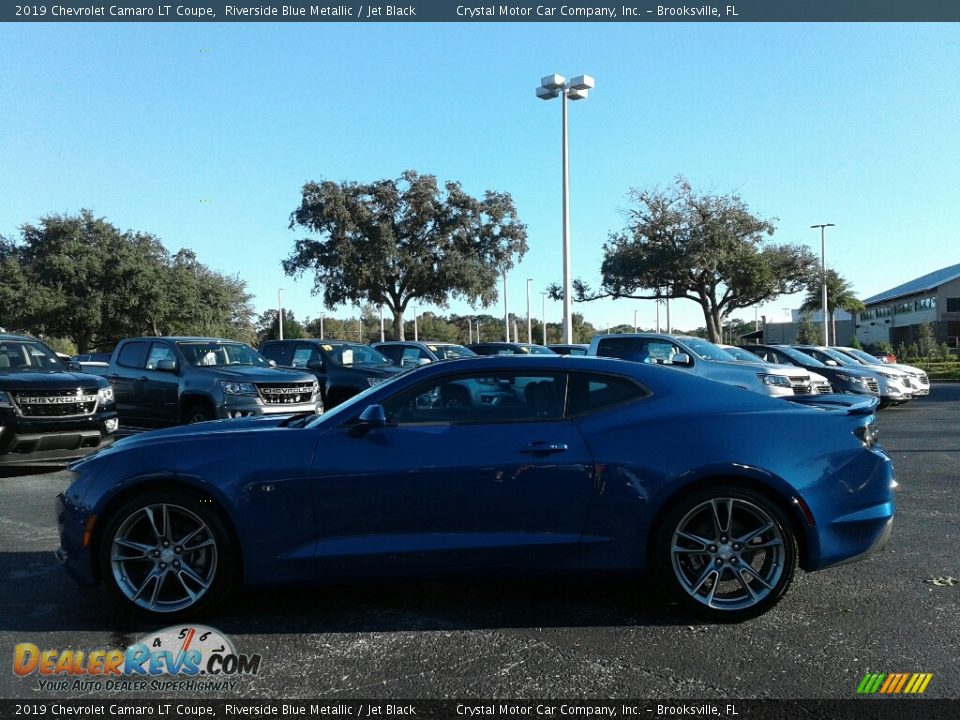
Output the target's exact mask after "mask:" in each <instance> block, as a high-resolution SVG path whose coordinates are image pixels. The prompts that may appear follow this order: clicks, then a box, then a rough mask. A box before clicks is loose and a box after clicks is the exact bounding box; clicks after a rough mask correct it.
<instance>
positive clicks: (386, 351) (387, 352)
mask: <svg viewBox="0 0 960 720" xmlns="http://www.w3.org/2000/svg"><path fill="white" fill-rule="evenodd" d="M377 350H379V351H380V354H381V355H383V356H384V357H385V358H387V360H389V361H390V362H392V363H393V364H394V365H399V364H400V362H401V360H400V357H401V356H402V355H403V353H404V351H405V348H404V347H403V345H378V346H377Z"/></svg>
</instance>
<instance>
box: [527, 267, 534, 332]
mask: <svg viewBox="0 0 960 720" xmlns="http://www.w3.org/2000/svg"><path fill="white" fill-rule="evenodd" d="M532 282H533V278H527V342H528V343H530V344H533V321H532V319H531V318H530V283H532Z"/></svg>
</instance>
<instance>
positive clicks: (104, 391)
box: [97, 386, 113, 405]
mask: <svg viewBox="0 0 960 720" xmlns="http://www.w3.org/2000/svg"><path fill="white" fill-rule="evenodd" d="M97 395H99V396H100V402H102V403H103V404H104V405H106V404H107V403H112V402H113V388H112V387H109V386H107V387H105V388H100V389H99V390H98V391H97Z"/></svg>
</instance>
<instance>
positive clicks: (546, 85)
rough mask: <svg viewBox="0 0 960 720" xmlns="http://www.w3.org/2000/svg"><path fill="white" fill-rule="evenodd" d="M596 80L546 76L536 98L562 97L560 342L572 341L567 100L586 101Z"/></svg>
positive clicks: (582, 76) (580, 76) (579, 77)
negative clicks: (561, 337) (561, 313)
mask: <svg viewBox="0 0 960 720" xmlns="http://www.w3.org/2000/svg"><path fill="white" fill-rule="evenodd" d="M595 84H596V83H595V82H594V79H593V78H592V77H590V76H589V75H578V76H577V77H575V78H573V80H571V81H570V82H567V79H566V78H565V77H563V76H562V75H556V74H554V75H547V76H546V77H544V78H542V79H541V80H540V87H538V88H537V97H538V98H540V99H541V100H552V99H553V98H555V97H559V98H561V100H560V106H561V107H562V108H563V110H562V114H563V342H565V343H572V342H573V314H572V311H571V306H572V302H573V297H572V296H573V285H572V280H571V278H570V182H569V178H568V177H567V176H568V162H567V100H568V99H569V100H586V99H587V93H588V91H589V90H590V89H592V88H593V87H594V85H595Z"/></svg>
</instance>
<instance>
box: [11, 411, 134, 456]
mask: <svg viewBox="0 0 960 720" xmlns="http://www.w3.org/2000/svg"><path fill="white" fill-rule="evenodd" d="M116 418H117V414H116V413H115V412H104V413H99V414H98V415H96V416H94V417H90V418H82V419H75V420H74V419H71V420H50V421H44V420H39V419H36V418H31V419H26V418H12V417H8V418H3V420H2V422H0V467H7V466H16V465H23V466H27V465H45V464H48V463H51V464H54V463H55V464H63V463H65V462H68V461H70V460H76V459H78V458H82V457H85V456H86V455H90V454H91V453H94V452H96V451H97V450H101V449H103V448H105V447H108V446H109V445H111V444H113V441H114V439H115V438H116V433H117V423H116ZM108 421H112V428H113V429H112V430H110V429H108V428H107V422H108Z"/></svg>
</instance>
